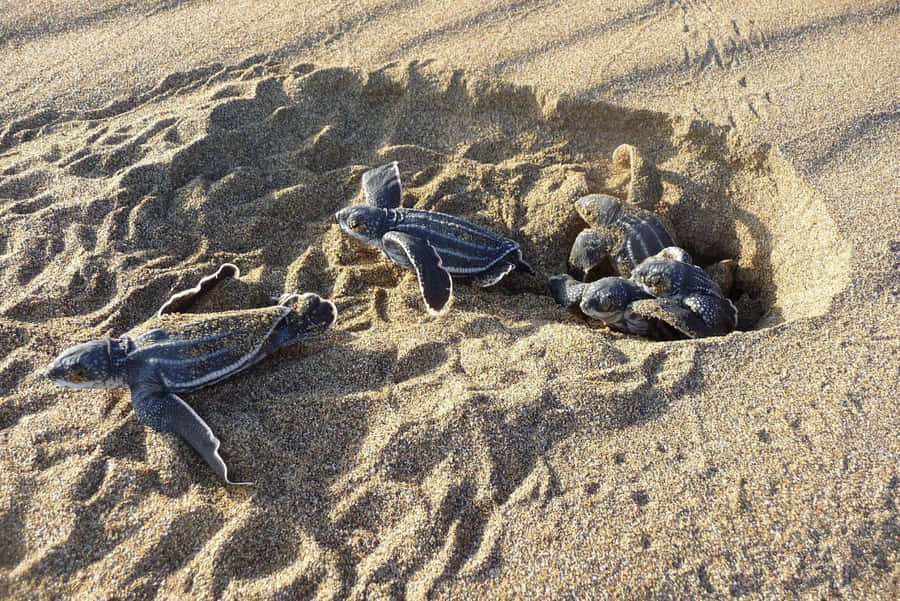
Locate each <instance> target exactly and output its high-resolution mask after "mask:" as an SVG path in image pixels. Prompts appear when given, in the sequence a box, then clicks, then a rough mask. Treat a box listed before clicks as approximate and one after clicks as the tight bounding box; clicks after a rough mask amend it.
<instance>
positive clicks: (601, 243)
mask: <svg viewBox="0 0 900 601" xmlns="http://www.w3.org/2000/svg"><path fill="white" fill-rule="evenodd" d="M575 210H576V211H578V214H579V215H581V218H582V219H584V220H585V221H586V222H587V224H588V225H589V226H590V227H589V228H588V229H585V230H582V231H581V233H579V234H578V237H577V238H575V242H574V243H573V244H572V249H571V251H570V252H569V271H570V273H571V274H572V275H574V276H575V277H576V278H577V279H579V280H586V279H588V278H589V276H590V273H591V272H592V271H593V270H594V269H596V268H598V267H600V266H602V265H605V264H606V263H607V262H609V263H610V267H611V268H612V271H613V273H614V274H615V275H620V276H622V277H628V276H629V275H630V274H631V270H632V269H634V266H635V265H637V264H639V263H640V262H641V261H643V260H644V259H646V258H647V257H649V256H651V255H654V254H656V253H658V252H659V251H661V250H662V249H664V248H666V247H670V246H671V247H677V246H678V244H677V242H676V241H675V237H674V236H673V235H672V233H671V232H670V231H669V229H668V228H667V227H666V226H665V224H663V222H662V221H661V220H660V219H659V217H657V216H656V215H654V214H653V213H651V212H650V211H647V210H645V209H642V208H640V207H637V206H634V205H631V204H628V203H624V202H621V201H620V200H618V199H616V198H613V197H612V196H607V195H605V194H590V195H588V196H583V197H581V198H580V199H578V201H576V202H575Z"/></svg>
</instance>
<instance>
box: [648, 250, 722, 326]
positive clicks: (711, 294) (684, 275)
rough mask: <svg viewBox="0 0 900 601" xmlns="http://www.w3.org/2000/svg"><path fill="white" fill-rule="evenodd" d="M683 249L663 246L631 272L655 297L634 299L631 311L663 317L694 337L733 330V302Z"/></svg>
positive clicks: (651, 316) (650, 316)
mask: <svg viewBox="0 0 900 601" xmlns="http://www.w3.org/2000/svg"><path fill="white" fill-rule="evenodd" d="M681 253H684V251H682V250H681V249H677V248H676V249H668V248H667V249H664V250H663V251H661V252H660V253H658V254H657V255H654V256H652V257H648V258H647V259H645V260H644V261H643V262H641V264H640V265H638V266H637V267H636V268H635V269H634V271H632V272H631V280H632V281H633V282H634V283H635V284H637V285H638V286H640V287H641V288H642V289H643V290H644V292H646V293H648V294H650V295H652V296H653V297H655V298H653V299H650V300H638V301H635V302H633V303H632V304H631V306H630V308H631V311H632V312H634V313H636V314H637V315H641V316H644V317H647V318H656V319H661V320H663V321H665V322H666V323H668V324H670V325H672V326H673V327H675V328H676V329H678V330H679V331H681V332H683V333H684V334H686V335H688V336H690V337H691V338H702V337H706V336H723V335H725V334H728V333H729V332H731V331H733V330H734V329H735V328H736V327H737V319H738V313H737V308H736V307H735V306H734V303H732V302H731V300H729V299H728V298H726V297H725V296H724V295H723V294H722V291H721V289H720V288H719V286H718V284H716V282H714V281H713V280H712V278H710V277H709V275H707V273H706V272H705V271H703V270H702V269H701V268H699V267H697V266H696V265H693V264H692V263H691V262H690V261H689V258H687V259H686V258H685V256H684V255H686V253H684V255H681ZM673 256H674V257H679V256H681V257H682V259H681V260H679V259H677V258H673Z"/></svg>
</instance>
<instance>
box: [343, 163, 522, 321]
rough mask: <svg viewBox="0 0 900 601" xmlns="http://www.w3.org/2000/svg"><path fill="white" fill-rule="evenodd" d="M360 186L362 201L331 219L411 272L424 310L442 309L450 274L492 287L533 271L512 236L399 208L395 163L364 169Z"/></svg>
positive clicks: (440, 215) (450, 290) (433, 213)
mask: <svg viewBox="0 0 900 601" xmlns="http://www.w3.org/2000/svg"><path fill="white" fill-rule="evenodd" d="M362 187H363V193H364V195H365V197H366V204H362V205H352V206H349V207H345V208H343V209H341V210H340V211H338V212H337V213H336V214H335V218H336V220H337V222H338V223H339V224H340V226H341V229H342V230H343V231H344V232H345V233H347V234H349V235H350V236H351V237H353V238H355V239H356V240H359V241H360V242H362V243H364V244H366V245H368V246H372V247H375V248H378V249H379V250H381V252H382V253H383V254H384V255H385V256H386V257H387V258H388V259H390V260H391V261H393V262H395V263H397V264H398V265H400V266H401V267H404V268H406V269H411V270H413V271H415V272H416V275H417V277H418V280H419V288H420V291H421V293H422V298H423V299H424V301H425V307H426V309H427V310H428V312H429V313H431V314H440V313H442V312H443V311H444V310H445V309H446V308H447V307H448V303H449V301H450V298H451V297H452V293H453V278H454V277H470V278H473V279H475V280H476V281H477V282H478V284H479V285H481V286H492V285H494V284H496V283H497V282H499V281H500V280H501V279H503V277H504V276H506V275H507V274H508V273H509V272H511V271H513V270H514V269H521V270H523V271H525V272H528V273H532V274H533V273H534V270H533V269H532V268H531V266H530V265H528V263H526V262H525V261H524V260H523V258H522V250H521V248H520V247H519V243H518V242H515V241H514V240H510V239H509V238H505V237H503V236H500V235H498V234H495V233H494V232H491V231H490V230H488V229H485V228H483V227H481V226H478V225H475V224H474V223H471V222H470V221H466V220H465V219H461V218H459V217H455V216H453V215H448V214H446V213H439V212H437V211H426V210H422V209H407V208H402V207H400V201H401V197H402V189H401V185H400V171H399V168H398V166H397V162H396V161H394V162H392V163H388V164H387V165H382V166H381V167H377V168H375V169H370V170H369V171H367V172H365V173H364V174H363V177H362Z"/></svg>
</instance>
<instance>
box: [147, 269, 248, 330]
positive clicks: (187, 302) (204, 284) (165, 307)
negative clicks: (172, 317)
mask: <svg viewBox="0 0 900 601" xmlns="http://www.w3.org/2000/svg"><path fill="white" fill-rule="evenodd" d="M240 275H241V270H240V269H238V268H237V265H234V264H233V263H223V264H222V266H221V267H219V269H217V270H216V272H215V273H214V274H212V275H208V276H206V277H204V278H202V279H201V280H200V282H199V283H198V284H197V285H196V286H194V287H193V288H188V289H187V290H182V291H181V292H176V293H175V294H173V295H172V296H170V297H169V300H167V301H166V302H164V303H163V304H162V306H161V307H160V308H159V310H158V311H157V312H156V316H157V317H159V316H160V315H164V314H166V313H186V312H187V311H188V310H189V309H190V308H191V305H193V304H194V303H195V302H196V301H197V299H199V298H200V297H201V296H203V295H204V294H206V293H207V292H209V291H210V290H212V289H213V288H215V287H216V286H217V285H218V284H219V283H221V282H222V281H223V280H225V279H228V278H238V277H240Z"/></svg>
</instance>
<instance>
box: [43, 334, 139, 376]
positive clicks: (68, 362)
mask: <svg viewBox="0 0 900 601" xmlns="http://www.w3.org/2000/svg"><path fill="white" fill-rule="evenodd" d="M125 353H126V351H125V345H124V343H123V341H121V340H119V339H116V338H105V339H103V340H92V341H90V342H85V343H84V344H78V345H76V346H73V347H70V348H67V349H66V350H64V351H63V352H62V353H60V355H59V356H58V357H57V358H56V359H54V360H53V361H52V362H51V363H50V365H49V366H48V367H47V369H46V371H45V372H44V373H45V374H46V375H47V377H48V378H50V380H51V381H52V382H53V383H54V384H59V385H60V386H66V387H68V388H125V387H127V386H128V384H127V383H126V382H125V373H124V371H125V370H124V368H123V361H124V359H125Z"/></svg>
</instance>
